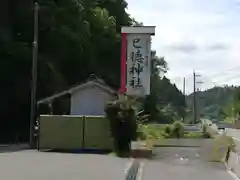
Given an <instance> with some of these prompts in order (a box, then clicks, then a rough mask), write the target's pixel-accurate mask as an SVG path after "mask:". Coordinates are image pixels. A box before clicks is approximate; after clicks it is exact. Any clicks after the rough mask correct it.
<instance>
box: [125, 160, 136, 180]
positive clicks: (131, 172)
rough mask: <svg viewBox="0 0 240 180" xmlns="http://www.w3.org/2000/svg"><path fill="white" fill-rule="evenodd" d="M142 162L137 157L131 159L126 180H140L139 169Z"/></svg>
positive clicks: (126, 172) (126, 171)
mask: <svg viewBox="0 0 240 180" xmlns="http://www.w3.org/2000/svg"><path fill="white" fill-rule="evenodd" d="M139 167H140V162H139V161H138V160H135V159H131V162H130V165H129V166H127V168H126V170H125V180H138V179H137V177H138V170H139Z"/></svg>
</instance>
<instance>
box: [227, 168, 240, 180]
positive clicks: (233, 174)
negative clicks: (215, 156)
mask: <svg viewBox="0 0 240 180" xmlns="http://www.w3.org/2000/svg"><path fill="white" fill-rule="evenodd" d="M227 172H228V173H229V174H230V176H231V177H232V178H233V179H234V180H239V178H238V176H237V175H236V174H235V173H233V172H232V171H230V170H227Z"/></svg>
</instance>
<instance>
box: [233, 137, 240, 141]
mask: <svg viewBox="0 0 240 180" xmlns="http://www.w3.org/2000/svg"><path fill="white" fill-rule="evenodd" d="M232 138H233V139H234V140H236V141H240V139H238V138H235V137H233V136H232Z"/></svg>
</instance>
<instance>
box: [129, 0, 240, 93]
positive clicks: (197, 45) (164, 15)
mask: <svg viewBox="0 0 240 180" xmlns="http://www.w3.org/2000/svg"><path fill="white" fill-rule="evenodd" d="M128 4H129V7H128V12H129V14H131V15H132V16H133V17H134V18H135V19H136V20H138V21H141V22H143V23H144V25H155V26H156V35H155V37H153V43H152V48H153V49H155V50H156V51H157V55H159V56H165V58H166V60H167V62H168V63H169V66H170V70H169V72H168V73H167V76H168V77H169V78H170V79H171V81H172V82H174V83H176V85H177V86H178V87H179V89H182V83H183V77H186V79H187V87H186V89H187V92H188V93H190V92H192V89H193V88H192V85H193V83H192V81H193V78H192V71H193V70H196V71H197V72H199V73H200V74H202V77H201V78H202V80H203V81H204V84H202V85H201V87H202V88H210V87H212V86H213V85H214V84H213V83H212V81H219V82H218V83H215V84H225V83H228V84H231V83H234V84H237V85H238V84H240V76H239V78H238V77H237V78H236V77H235V78H232V79H231V77H232V76H234V75H235V76H236V74H237V73H238V71H232V72H231V71H230V72H231V73H230V74H229V75H224V76H223V75H222V77H224V78H225V79H228V78H230V80H225V81H224V78H223V80H218V78H219V76H216V77H215V76H212V75H213V74H216V73H219V72H222V71H227V70H228V69H230V68H232V67H234V66H239V69H238V70H240V53H239V52H240V43H239V42H240V22H239V20H238V17H239V16H240V11H239V10H240V5H239V3H237V1H236V0H211V1H209V0H181V1H179V0H168V1H163V0H148V1H137V0H128ZM239 74H240V73H239Z"/></svg>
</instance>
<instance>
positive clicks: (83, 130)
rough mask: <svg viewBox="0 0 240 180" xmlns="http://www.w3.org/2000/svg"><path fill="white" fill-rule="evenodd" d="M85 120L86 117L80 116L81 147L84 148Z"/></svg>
mask: <svg viewBox="0 0 240 180" xmlns="http://www.w3.org/2000/svg"><path fill="white" fill-rule="evenodd" d="M85 120H86V117H85V116H83V117H82V121H83V125H82V148H83V149H85Z"/></svg>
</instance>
